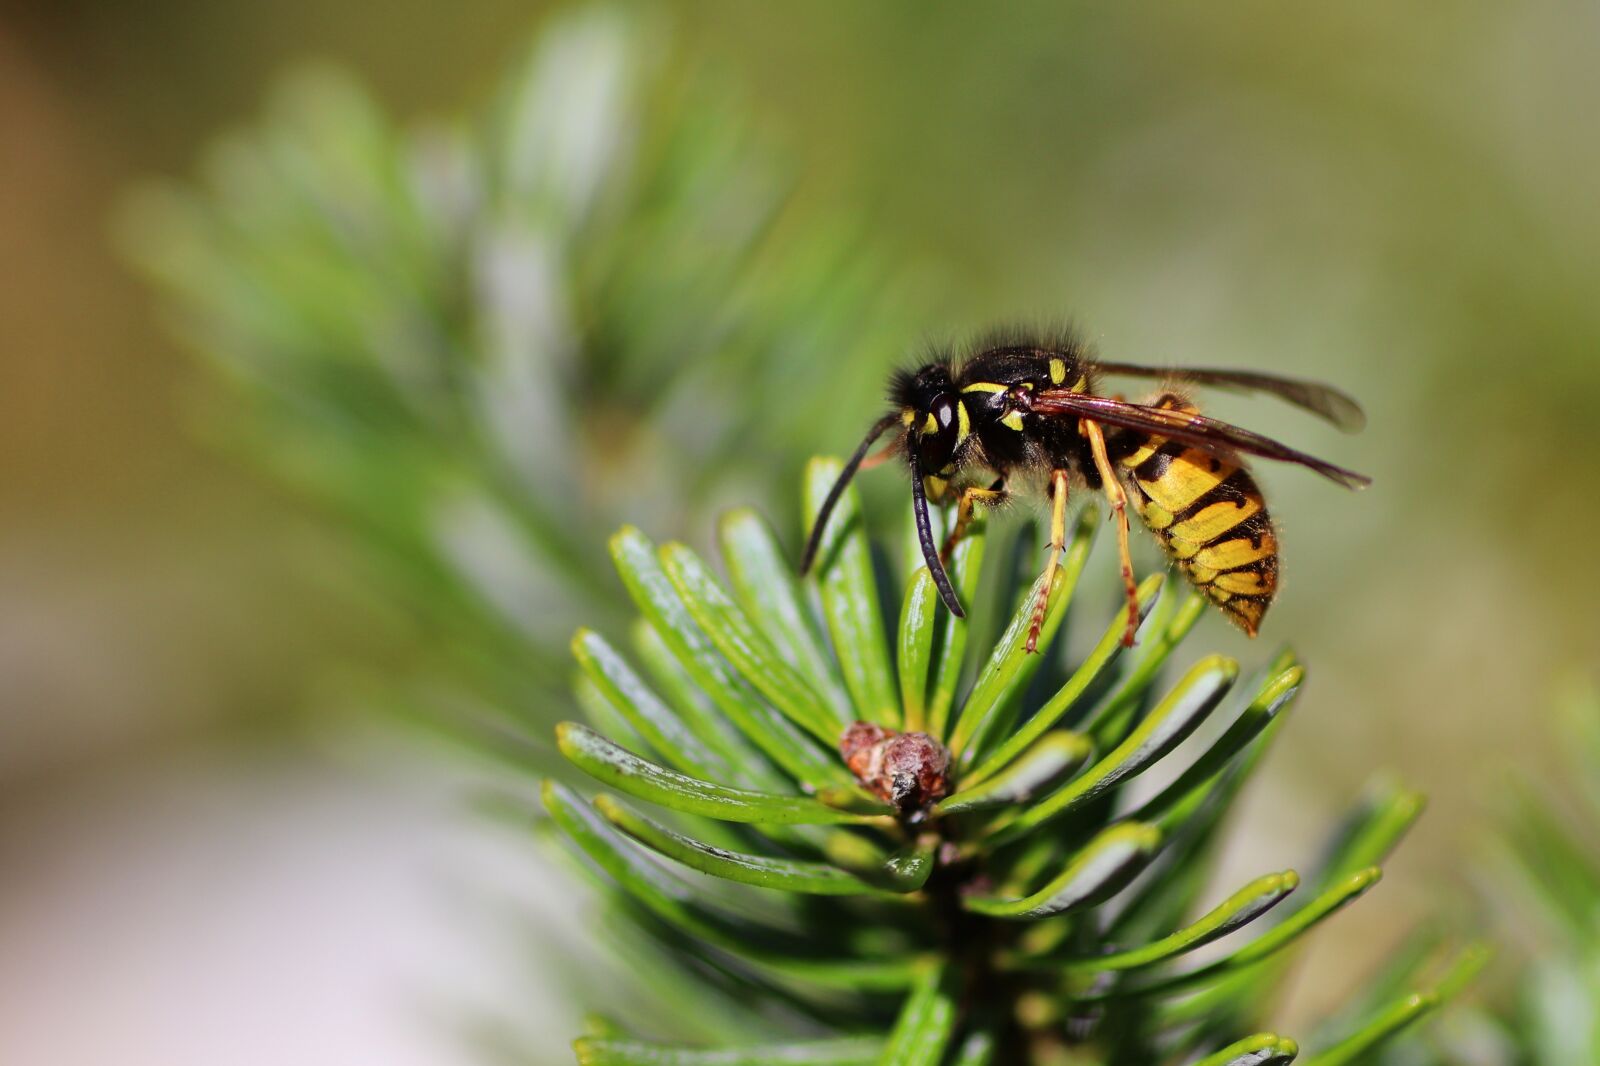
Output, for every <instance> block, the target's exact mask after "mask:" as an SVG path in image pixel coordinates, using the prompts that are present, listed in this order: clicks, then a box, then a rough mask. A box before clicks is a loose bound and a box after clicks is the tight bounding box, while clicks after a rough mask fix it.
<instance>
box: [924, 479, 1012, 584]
mask: <svg viewBox="0 0 1600 1066" xmlns="http://www.w3.org/2000/svg"><path fill="white" fill-rule="evenodd" d="M1005 500H1006V479H1005V478H1003V477H1002V478H995V480H994V484H992V485H990V486H989V487H988V488H986V489H980V488H979V487H978V486H976V485H972V486H970V487H968V488H966V489H963V490H962V492H961V499H960V500H959V501H958V502H957V503H956V522H955V525H953V526H951V527H950V535H949V536H948V537H946V538H944V547H942V548H940V549H939V561H940V562H942V563H944V564H945V565H946V566H949V565H950V553H951V552H953V551H955V550H956V545H957V544H960V543H961V538H962V537H964V536H966V535H967V528H968V527H969V526H971V525H972V515H973V512H974V511H975V510H976V509H977V505H978V504H980V503H981V504H983V505H984V506H985V507H999V506H1000V505H1001V504H1002V503H1004V502H1005Z"/></svg>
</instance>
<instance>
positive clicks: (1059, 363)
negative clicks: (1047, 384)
mask: <svg viewBox="0 0 1600 1066" xmlns="http://www.w3.org/2000/svg"><path fill="white" fill-rule="evenodd" d="M1050 380H1051V381H1052V382H1053V383H1055V384H1057V385H1059V384H1061V383H1062V382H1063V381H1065V380H1067V361H1066V360H1065V359H1052V360H1050Z"/></svg>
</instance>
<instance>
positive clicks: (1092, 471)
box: [801, 335, 1370, 651]
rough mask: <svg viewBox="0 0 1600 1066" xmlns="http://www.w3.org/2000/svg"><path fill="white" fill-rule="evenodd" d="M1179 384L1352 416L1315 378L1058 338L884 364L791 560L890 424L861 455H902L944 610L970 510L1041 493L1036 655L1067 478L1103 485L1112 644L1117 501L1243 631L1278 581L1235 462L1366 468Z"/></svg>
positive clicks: (1124, 560)
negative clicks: (1242, 421)
mask: <svg viewBox="0 0 1600 1066" xmlns="http://www.w3.org/2000/svg"><path fill="white" fill-rule="evenodd" d="M1107 375H1123V376H1129V377H1140V378H1160V379H1164V381H1165V382H1167V384H1164V386H1163V387H1162V389H1161V390H1160V391H1159V392H1157V393H1156V394H1155V395H1154V396H1152V397H1151V398H1150V399H1149V400H1147V401H1146V402H1144V403H1130V402H1128V401H1127V400H1124V399H1122V398H1121V397H1120V396H1107V395H1102V394H1101V393H1100V391H1099V385H1100V380H1101V378H1102V377H1103V376H1107ZM1179 382H1182V383H1186V384H1194V385H1216V386H1220V387H1224V388H1238V389H1250V390H1257V391H1261V392H1267V393H1271V394H1273V395H1275V396H1278V397H1281V398H1282V399H1284V400H1287V401H1288V402H1290V403H1292V404H1295V405H1296V406H1299V407H1301V408H1304V409H1305V410H1308V411H1311V412H1312V413H1314V414H1317V415H1320V416H1321V417H1323V418H1325V419H1327V420H1328V421H1330V422H1332V423H1333V424H1335V425H1337V426H1339V427H1340V428H1342V429H1346V430H1355V429H1359V428H1360V427H1361V425H1362V423H1363V422H1364V421H1365V416H1364V415H1363V414H1362V412H1361V408H1360V406H1359V405H1357V404H1356V402H1355V401H1354V400H1353V399H1351V398H1350V397H1349V396H1347V395H1345V394H1344V393H1342V392H1340V391H1338V390H1337V389H1334V388H1331V387H1329V386H1327V385H1318V384H1315V383H1312V382H1307V381H1297V380H1294V379H1291V378H1283V377H1277V376H1274V375H1271V374H1258V373H1251V372H1247V371H1237V370H1214V369H1181V370H1174V369H1163V368H1157V367H1148V366H1137V365H1134V364H1129V363H1108V362H1101V361H1099V360H1096V359H1094V358H1093V357H1092V356H1091V355H1090V354H1089V352H1088V351H1087V350H1086V349H1085V347H1084V345H1083V344H1082V343H1081V342H1080V341H1078V340H1077V339H1076V338H1075V337H1072V336H1070V335H1068V336H1062V337H1057V338H1049V339H1037V338H1035V339H1028V338H1022V337H1012V338H1007V339H1004V340H1000V341H996V342H992V343H988V344H984V345H981V346H980V348H979V350H978V351H977V352H976V354H974V355H972V356H971V357H970V358H967V359H964V360H957V359H954V358H952V357H949V356H943V357H940V358H937V359H935V360H934V361H932V362H930V363H928V364H927V365H925V366H923V367H922V368H921V369H919V370H916V371H915V372H909V371H904V372H900V373H898V374H896V375H895V377H894V379H893V381H892V382H891V384H890V387H889V399H890V403H891V404H892V405H893V410H892V411H891V412H890V413H888V414H886V415H884V416H883V418H881V419H879V420H878V421H877V422H876V423H874V424H873V426H872V428H871V429H870V430H869V431H868V432H867V435H866V438H865V439H864V440H862V442H861V445H860V447H858V448H857V449H856V451H855V454H854V455H852V456H851V457H850V461H849V462H848V463H846V464H845V467H844V470H843V471H842V472H841V473H840V475H839V479H838V481H837V482H836V483H835V484H834V486H833V489H832V490H831V491H830V492H829V493H828V496H827V499H826V500H824V501H823V504H822V508H821V510H820V511H819V512H818V514H817V519H816V523H815V525H814V526H813V527H812V530H811V535H810V537H809V538H808V540H807V543H806V548H805V555H804V557H803V559H802V561H801V571H802V572H804V571H806V570H809V569H810V567H811V564H812V562H813V561H814V559H815V557H816V553H817V547H818V545H819V544H820V543H821V540H822V530H823V528H824V527H825V526H826V524H827V521H828V515H829V513H830V512H831V511H832V509H833V507H834V504H835V503H837V502H838V499H839V495H840V494H841V493H842V492H843V491H844V488H845V486H846V485H847V484H849V482H850V479H851V478H852V477H853V476H854V475H855V473H856V471H857V470H858V469H860V468H861V467H862V465H863V460H865V459H866V457H867V452H868V451H869V450H870V449H871V448H872V446H873V443H874V442H875V441H877V440H878V438H879V437H881V436H882V435H883V434H884V433H887V432H888V431H890V430H891V429H896V428H898V430H899V433H898V435H897V437H896V439H895V440H894V441H893V442H892V443H891V444H890V445H889V447H888V448H886V449H884V450H883V451H882V452H880V453H879V454H878V455H876V456H874V457H873V459H872V460H870V461H869V462H868V464H867V465H874V464H875V463H877V462H880V461H882V460H883V459H886V458H888V457H890V456H892V455H895V454H903V455H904V457H905V460H906V463H907V465H908V466H909V467H910V471H911V500H912V506H913V508H914V510H915V513H916V525H917V537H918V540H919V541H920V544H921V548H922V557H923V559H924V560H926V562H927V564H928V571H929V573H930V574H931V575H932V577H933V581H934V585H935V586H936V587H937V588H938V590H939V596H940V598H941V599H942V600H943V601H944V604H945V606H946V607H948V608H949V609H950V611H951V613H953V614H955V615H957V616H958V617H960V616H961V615H962V610H961V602H960V600H959V599H958V598H957V596H956V592H955V588H954V587H953V586H952V585H951V583H950V578H949V577H948V575H947V574H946V572H945V562H946V561H948V559H949V555H950V551H951V549H952V548H953V547H954V546H955V544H956V542H957V541H959V540H960V538H961V536H962V535H963V533H964V532H965V531H966V529H967V526H968V524H969V523H970V522H971V519H972V513H973V508H974V507H975V506H979V505H983V506H996V505H999V504H1000V503H1003V502H1004V501H1005V500H1006V499H1007V498H1008V497H1010V496H1011V495H1013V494H1016V493H1019V492H1028V491H1042V492H1044V493H1045V494H1046V496H1047V497H1048V498H1049V500H1050V502H1051V513H1050V553H1049V561H1048V562H1047V564H1046V569H1045V574H1046V580H1045V581H1044V582H1043V584H1042V585H1041V586H1040V587H1041V594H1040V596H1039V598H1038V600H1037V601H1036V603H1035V605H1034V610H1033V617H1032V626H1031V628H1030V629H1029V633H1028V650H1029V651H1034V650H1036V645H1037V643H1038V637H1039V630H1040V627H1041V626H1042V624H1043V622H1044V615H1045V608H1046V605H1047V595H1048V590H1049V588H1050V578H1053V576H1054V572H1055V568H1056V565H1057V563H1058V560H1059V557H1060V554H1061V551H1062V549H1063V548H1064V547H1065V542H1066V529H1067V496H1068V493H1069V491H1070V489H1071V487H1072V486H1074V485H1076V486H1081V487H1083V488H1086V489H1088V490H1091V491H1096V492H1103V493H1104V494H1105V496H1106V499H1107V500H1108V501H1109V503H1110V505H1111V509H1112V516H1113V518H1114V519H1115V520H1116V523H1117V548H1118V557H1119V559H1120V561H1121V565H1122V582H1123V586H1124V587H1125V589H1126V590H1127V597H1128V628H1127V632H1126V633H1125V635H1124V637H1123V641H1124V643H1126V644H1132V643H1133V637H1134V630H1135V628H1136V626H1137V622H1138V617H1139V616H1138V602H1137V593H1136V586H1135V583H1134V579H1133V562H1132V559H1131V558H1130V556H1129V552H1128V515H1127V509H1128V502H1129V498H1130V497H1131V498H1132V501H1133V507H1134V510H1136V511H1137V512H1138V513H1139V517H1140V518H1141V519H1143V520H1144V523H1145V525H1146V526H1147V527H1149V529H1150V531H1151V532H1152V533H1154V534H1155V536H1156V539H1157V540H1159V541H1160V542H1161V546H1162V548H1164V549H1165V550H1166V552H1167V554H1168V555H1169V556H1171V557H1172V559H1173V560H1174V561H1175V562H1176V563H1177V566H1178V569H1179V570H1180V571H1182V573H1183V575H1184V577H1186V578H1187V579H1188V580H1189V582H1190V583H1191V584H1192V585H1194V587H1195V588H1197V589H1199V590H1200V591H1201V592H1202V593H1204V594H1205V596H1206V597H1207V598H1208V599H1209V600H1210V601H1211V602H1212V603H1214V604H1216V606H1217V607H1219V608H1221V610H1222V611H1223V613H1224V614H1226V615H1227V616H1228V617H1229V618H1230V619H1232V620H1233V621H1234V622H1235V623H1236V624H1237V625H1238V626H1239V627H1240V628H1241V629H1243V630H1244V631H1245V632H1246V633H1247V634H1249V635H1250V636H1255V634H1256V631H1257V630H1258V629H1259V627H1260V625H1261V618H1262V616H1263V615H1264V614H1266V611H1267V608H1268V607H1269V606H1270V605H1271V603H1272V597H1273V595H1274V593H1276V591H1277V588H1278V538H1277V533H1276V531H1275V530H1274V528H1273V525H1272V518H1271V516H1270V515H1269V514H1268V512H1267V506H1266V502H1265V500H1263V499H1262V495H1261V489H1260V487H1259V486H1257V484H1256V481H1255V478H1253V477H1251V476H1250V472H1249V471H1248V469H1246V467H1245V462H1244V459H1243V457H1244V456H1247V455H1249V456H1261V457H1263V458H1267V459H1277V460H1281V461H1283V462H1289V463H1298V464H1300V465H1301V466H1306V467H1310V468H1311V469H1312V470H1315V471H1316V472H1317V473H1319V474H1321V475H1323V476H1324V477H1327V478H1330V479H1332V480H1333V481H1336V482H1338V483H1339V484H1341V485H1344V486H1345V487H1347V488H1352V489H1356V488H1362V487H1365V486H1366V485H1367V484H1369V483H1370V479H1369V478H1367V477H1364V476H1363V475H1361V474H1357V473H1354V472H1353V471H1350V470H1346V469H1344V468H1342V467H1338V466H1334V465H1333V464H1332V463H1327V462H1324V461H1322V460H1321V459H1317V458H1314V457H1313V456H1310V455H1306V454H1305V453H1304V452H1299V451H1296V450H1294V449H1293V448H1290V447H1288V446H1286V445H1283V444H1279V443H1278V442H1277V441H1274V440H1269V439H1268V438H1266V437H1263V436H1261V435H1259V434H1256V433H1252V432H1250V431H1249V430H1245V429H1240V428H1239V427H1237V426H1232V425H1229V424H1228V423H1226V422H1219V421H1217V420H1216V419H1213V418H1207V417H1206V416H1205V415H1202V414H1200V413H1199V410H1198V408H1197V407H1196V406H1195V404H1194V402H1193V401H1192V400H1191V399H1190V398H1189V397H1188V396H1186V395H1185V394H1184V393H1183V392H1181V391H1179V388H1178V387H1177V385H1176V384H1175V383H1179ZM991 479H992V480H991ZM952 500H954V501H956V504H957V507H956V520H955V523H954V525H953V526H952V527H951V530H950V534H949V536H948V537H947V538H946V539H945V542H944V544H943V545H942V546H936V545H935V544H934V536H933V526H932V523H931V522H930V521H929V517H928V504H929V502H930V501H931V502H933V503H935V504H942V503H948V502H950V501H952Z"/></svg>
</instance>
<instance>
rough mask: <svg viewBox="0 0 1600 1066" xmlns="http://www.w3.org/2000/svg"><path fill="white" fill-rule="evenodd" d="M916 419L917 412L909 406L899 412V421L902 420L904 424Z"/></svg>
mask: <svg viewBox="0 0 1600 1066" xmlns="http://www.w3.org/2000/svg"><path fill="white" fill-rule="evenodd" d="M916 420H917V412H915V411H913V410H912V409H911V408H909V407H907V408H906V409H905V410H904V411H901V412H900V421H902V422H904V423H905V424H906V425H908V426H909V425H910V424H911V423H913V422H915V421H916Z"/></svg>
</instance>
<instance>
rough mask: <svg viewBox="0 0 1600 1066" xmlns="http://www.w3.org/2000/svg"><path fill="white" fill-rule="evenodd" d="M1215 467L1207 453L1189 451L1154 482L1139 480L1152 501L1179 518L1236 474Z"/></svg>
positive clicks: (1231, 470) (1228, 467)
mask: <svg viewBox="0 0 1600 1066" xmlns="http://www.w3.org/2000/svg"><path fill="white" fill-rule="evenodd" d="M1211 465H1212V459H1211V457H1210V456H1209V455H1207V454H1206V453H1205V452H1201V451H1195V450H1190V451H1186V452H1184V453H1183V454H1182V455H1180V456H1178V457H1177V458H1176V459H1174V460H1172V462H1170V463H1168V464H1167V468H1166V469H1165V470H1163V471H1162V472H1161V476H1160V477H1158V478H1156V479H1155V480H1154V481H1146V480H1145V479H1144V478H1139V479H1138V481H1139V487H1140V488H1141V489H1144V491H1145V494H1146V495H1148V496H1149V497H1150V498H1151V499H1152V500H1154V501H1156V502H1157V503H1159V504H1160V505H1161V506H1162V507H1165V508H1166V509H1167V510H1169V511H1171V512H1172V513H1173V514H1177V513H1178V512H1180V511H1183V510H1185V509H1187V508H1188V507H1189V506H1190V505H1191V504H1193V503H1194V502H1195V501H1196V500H1198V499H1199V498H1200V497H1202V496H1204V495H1205V494H1206V493H1208V492H1210V491H1211V490H1212V489H1214V488H1216V487H1217V486H1218V485H1220V484H1222V483H1223V482H1224V481H1226V480H1227V478H1228V475H1229V474H1232V473H1233V470H1234V468H1233V467H1231V466H1229V465H1227V464H1226V463H1220V464H1218V465H1219V466H1220V467H1221V469H1220V470H1212V469H1211Z"/></svg>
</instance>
